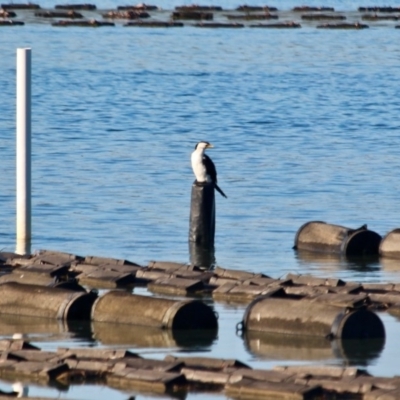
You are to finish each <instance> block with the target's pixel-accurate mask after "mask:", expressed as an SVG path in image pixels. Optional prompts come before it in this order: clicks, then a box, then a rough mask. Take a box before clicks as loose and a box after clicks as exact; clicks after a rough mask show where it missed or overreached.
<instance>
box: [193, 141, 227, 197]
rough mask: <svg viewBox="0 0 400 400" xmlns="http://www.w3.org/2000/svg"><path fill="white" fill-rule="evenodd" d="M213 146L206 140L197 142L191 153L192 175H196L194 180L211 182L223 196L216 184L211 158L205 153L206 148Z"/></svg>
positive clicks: (215, 174) (223, 194)
mask: <svg viewBox="0 0 400 400" xmlns="http://www.w3.org/2000/svg"><path fill="white" fill-rule="evenodd" d="M213 147H214V146H213V145H212V144H211V143H208V142H199V143H197V144H196V147H195V148H194V152H193V153H192V158H191V160H192V168H193V172H194V175H195V176H196V181H197V182H199V183H203V182H212V183H213V184H214V187H215V189H216V190H217V191H218V192H219V193H221V195H222V196H224V197H225V198H227V197H226V195H225V193H224V192H223V191H222V190H221V189H220V187H219V186H218V185H217V170H216V169H215V165H214V163H213V162H212V160H211V158H210V157H208V155H207V154H205V150H206V149H212V148H213Z"/></svg>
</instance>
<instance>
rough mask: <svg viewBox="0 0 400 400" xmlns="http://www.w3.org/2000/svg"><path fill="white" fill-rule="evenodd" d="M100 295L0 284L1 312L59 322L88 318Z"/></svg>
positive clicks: (11, 283)
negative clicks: (57, 320)
mask: <svg viewBox="0 0 400 400" xmlns="http://www.w3.org/2000/svg"><path fill="white" fill-rule="evenodd" d="M96 297H97V295H96V294H94V293H86V292H75V291H71V290H66V289H58V288H52V287H45V286H39V285H22V284H19V283H14V282H10V283H3V284H1V285H0V313H1V314H14V315H27V316H31V317H46V318H56V319H84V320H85V319H86V320H88V319H89V318H90V311H91V309H92V305H93V302H94V301H95V299H96Z"/></svg>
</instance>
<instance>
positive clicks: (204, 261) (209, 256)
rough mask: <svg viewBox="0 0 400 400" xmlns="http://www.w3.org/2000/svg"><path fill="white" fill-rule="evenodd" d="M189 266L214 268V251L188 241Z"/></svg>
mask: <svg viewBox="0 0 400 400" xmlns="http://www.w3.org/2000/svg"><path fill="white" fill-rule="evenodd" d="M189 255H190V264H191V265H196V266H197V267H202V268H205V269H213V268H214V267H215V263H216V261H215V249H214V247H212V248H208V247H203V246H199V245H197V244H196V243H194V242H191V241H189Z"/></svg>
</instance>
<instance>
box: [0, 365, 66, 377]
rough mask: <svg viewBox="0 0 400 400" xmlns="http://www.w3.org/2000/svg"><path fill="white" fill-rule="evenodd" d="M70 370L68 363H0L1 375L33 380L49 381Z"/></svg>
mask: <svg viewBox="0 0 400 400" xmlns="http://www.w3.org/2000/svg"><path fill="white" fill-rule="evenodd" d="M66 371H69V367H68V365H67V364H66V363H63V364H59V363H49V362H36V361H20V362H15V363H14V364H6V363H0V376H1V377H4V378H21V377H27V378H29V379H32V380H43V381H46V382H47V381H49V380H53V379H56V378H57V377H58V376H60V375H62V374H64V373H65V372H66Z"/></svg>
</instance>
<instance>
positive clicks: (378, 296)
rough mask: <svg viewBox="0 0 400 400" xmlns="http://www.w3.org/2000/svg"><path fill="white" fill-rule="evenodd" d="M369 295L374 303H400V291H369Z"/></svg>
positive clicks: (385, 304) (383, 304)
mask: <svg viewBox="0 0 400 400" xmlns="http://www.w3.org/2000/svg"><path fill="white" fill-rule="evenodd" d="M368 296H369V298H370V299H371V301H372V302H373V303H378V304H380V305H382V306H391V305H393V304H399V303H400V292H394V291H393V292H386V293H383V294H382V293H369V294H368Z"/></svg>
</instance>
